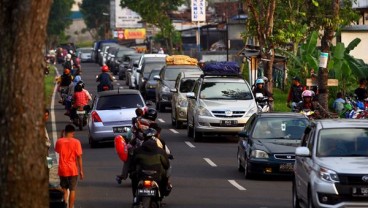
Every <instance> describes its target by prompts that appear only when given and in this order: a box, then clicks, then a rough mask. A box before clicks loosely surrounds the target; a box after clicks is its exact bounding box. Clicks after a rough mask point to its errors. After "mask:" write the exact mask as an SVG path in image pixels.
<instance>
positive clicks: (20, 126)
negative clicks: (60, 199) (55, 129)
mask: <svg viewBox="0 0 368 208" xmlns="http://www.w3.org/2000/svg"><path fill="white" fill-rule="evenodd" d="M50 5H51V0H4V1H0V8H1V12H0V39H1V43H2V44H1V47H0V208H22V207H27V208H33V207H34V208H43V207H45V208H46V207H48V206H49V203H48V175H47V174H48V170H47V166H46V152H47V149H46V146H45V135H44V127H45V124H44V121H43V115H44V107H45V105H44V85H43V78H44V76H43V69H42V68H41V64H42V61H43V50H44V45H45V40H46V23H47V19H48V14H49V9H50Z"/></svg>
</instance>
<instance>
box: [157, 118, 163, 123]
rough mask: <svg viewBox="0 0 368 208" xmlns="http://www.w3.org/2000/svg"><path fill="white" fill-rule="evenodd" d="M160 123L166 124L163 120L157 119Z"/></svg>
mask: <svg viewBox="0 0 368 208" xmlns="http://www.w3.org/2000/svg"><path fill="white" fill-rule="evenodd" d="M157 120H158V121H159V122H161V123H165V121H164V120H162V119H161V118H159V119H157Z"/></svg>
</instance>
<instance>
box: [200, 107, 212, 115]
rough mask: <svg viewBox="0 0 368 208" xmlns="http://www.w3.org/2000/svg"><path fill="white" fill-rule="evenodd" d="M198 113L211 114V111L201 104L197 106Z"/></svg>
mask: <svg viewBox="0 0 368 208" xmlns="http://www.w3.org/2000/svg"><path fill="white" fill-rule="evenodd" d="M198 115H200V116H212V114H211V112H210V111H209V110H207V109H206V108H205V107H203V106H200V107H199V108H198Z"/></svg>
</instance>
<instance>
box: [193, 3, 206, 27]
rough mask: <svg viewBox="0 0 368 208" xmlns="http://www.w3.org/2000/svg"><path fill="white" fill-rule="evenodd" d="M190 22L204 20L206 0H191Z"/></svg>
mask: <svg viewBox="0 0 368 208" xmlns="http://www.w3.org/2000/svg"><path fill="white" fill-rule="evenodd" d="M191 1H192V2H191V10H192V22H205V21H206V0H191Z"/></svg>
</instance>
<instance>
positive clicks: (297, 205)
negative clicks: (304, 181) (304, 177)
mask: <svg viewBox="0 0 368 208" xmlns="http://www.w3.org/2000/svg"><path fill="white" fill-rule="evenodd" d="M292 190H293V195H292V200H293V201H292V202H293V208H301V207H300V201H299V198H298V194H297V192H296V186H295V179H294V180H293V188H292Z"/></svg>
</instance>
